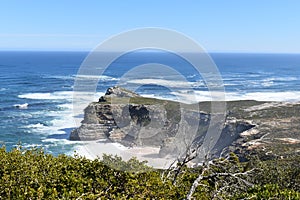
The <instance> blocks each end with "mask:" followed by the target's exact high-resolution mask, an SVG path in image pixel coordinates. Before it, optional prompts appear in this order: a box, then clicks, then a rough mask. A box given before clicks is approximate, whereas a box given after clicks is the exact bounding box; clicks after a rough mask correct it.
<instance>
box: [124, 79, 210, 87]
mask: <svg viewBox="0 0 300 200" xmlns="http://www.w3.org/2000/svg"><path fill="white" fill-rule="evenodd" d="M127 83H133V84H142V85H147V84H155V85H162V86H168V87H171V88H191V87H200V86H205V83H204V82H203V81H197V82H189V81H178V80H165V79H152V78H149V79H133V80H129V81H127Z"/></svg>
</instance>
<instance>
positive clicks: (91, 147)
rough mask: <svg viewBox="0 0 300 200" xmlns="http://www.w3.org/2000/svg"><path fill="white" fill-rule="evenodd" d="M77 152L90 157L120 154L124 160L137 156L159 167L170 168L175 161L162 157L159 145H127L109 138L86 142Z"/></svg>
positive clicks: (150, 164)
mask: <svg viewBox="0 0 300 200" xmlns="http://www.w3.org/2000/svg"><path fill="white" fill-rule="evenodd" d="M76 153H77V154H78V155H80V156H83V157H86V158H88V159H95V158H100V159H101V158H102V155H103V154H108V155H118V156H121V157H122V159H123V160H129V159H130V158H132V157H136V158H137V159H138V160H140V161H144V160H146V161H147V164H148V165H149V166H152V167H154V168H159V169H165V168H168V167H169V166H170V164H171V163H172V162H173V161H174V158H168V159H166V158H160V157H159V148H158V147H147V146H146V147H125V146H123V145H121V144H119V143H112V142H109V141H107V140H97V141H89V142H85V145H82V146H79V147H78V149H77V150H76Z"/></svg>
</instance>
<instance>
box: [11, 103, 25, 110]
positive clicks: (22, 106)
mask: <svg viewBox="0 0 300 200" xmlns="http://www.w3.org/2000/svg"><path fill="white" fill-rule="evenodd" d="M28 105H29V104H28V103H24V104H15V105H14V107H16V108H19V109H27V108H28Z"/></svg>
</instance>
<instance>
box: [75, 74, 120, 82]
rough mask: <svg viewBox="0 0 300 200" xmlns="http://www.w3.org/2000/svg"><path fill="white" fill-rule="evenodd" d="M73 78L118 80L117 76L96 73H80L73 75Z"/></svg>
mask: <svg viewBox="0 0 300 200" xmlns="http://www.w3.org/2000/svg"><path fill="white" fill-rule="evenodd" d="M74 78H75V79H91V80H92V79H96V80H99V81H118V80H120V79H119V78H115V77H111V76H106V75H101V76H96V75H81V74H77V75H74Z"/></svg>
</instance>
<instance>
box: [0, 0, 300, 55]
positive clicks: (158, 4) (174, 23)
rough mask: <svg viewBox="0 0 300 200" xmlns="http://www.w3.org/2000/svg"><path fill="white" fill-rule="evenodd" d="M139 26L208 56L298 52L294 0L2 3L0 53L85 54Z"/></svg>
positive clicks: (299, 15) (299, 8)
mask: <svg viewBox="0 0 300 200" xmlns="http://www.w3.org/2000/svg"><path fill="white" fill-rule="evenodd" d="M143 27H159V28H167V29H172V30H175V31H178V32H181V33H183V34H185V35H187V36H189V37H191V38H192V39H194V40H195V41H196V42H198V43H199V44H200V45H201V46H202V47H203V48H204V49H206V50H207V51H209V52H264V53H300V1H299V0H243V1H241V0H226V1H224V0H186V1H183V0H182V1H179V0H178V1H177V0H151V1H150V0H143V1H142V0H126V1H124V0H110V1H108V0H106V1H104V0H103V1H100V0H85V1H80V0H59V1H58V0H56V1H54V0H42V1H37V0H26V1H23V0H3V1H1V3H0V50H2V51H3V50H46V51H47V50H71V51H91V50H93V49H94V48H95V47H96V46H97V45H99V44H101V42H103V41H104V40H105V39H107V38H109V37H111V36H113V35H116V34H118V33H121V32H124V31H128V30H132V29H136V28H143Z"/></svg>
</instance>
